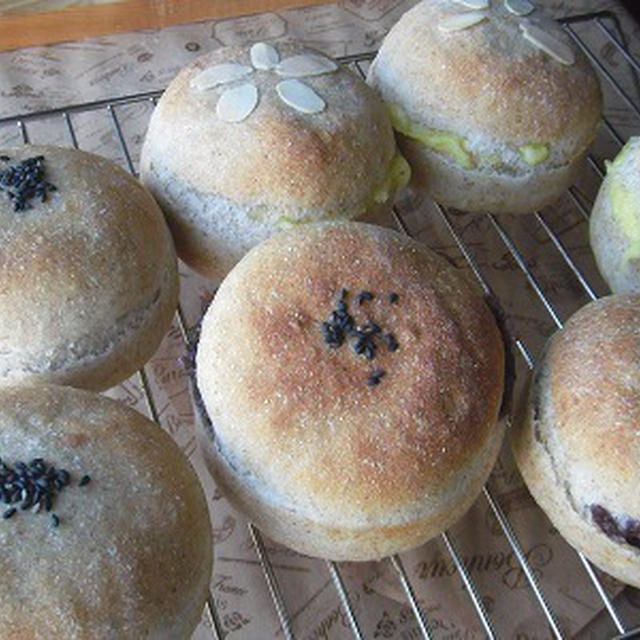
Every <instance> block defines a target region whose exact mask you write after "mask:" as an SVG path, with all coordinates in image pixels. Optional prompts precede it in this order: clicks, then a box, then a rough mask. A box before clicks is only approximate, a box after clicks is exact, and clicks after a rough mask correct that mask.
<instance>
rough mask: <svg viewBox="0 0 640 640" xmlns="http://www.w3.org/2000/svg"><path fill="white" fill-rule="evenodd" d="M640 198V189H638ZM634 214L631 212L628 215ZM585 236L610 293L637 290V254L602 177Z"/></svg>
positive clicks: (639, 273)
mask: <svg viewBox="0 0 640 640" xmlns="http://www.w3.org/2000/svg"><path fill="white" fill-rule="evenodd" d="M638 198H640V189H639V190H638ZM634 218H635V215H634V216H633V217H632V218H631V219H632V220H633V219H634ZM589 240H590V243H591V249H592V250H593V255H594V257H595V259H596V264H597V265H598V270H599V271H600V274H601V275H602V277H603V279H604V280H605V282H606V283H607V284H608V285H609V288H610V289H611V291H613V293H640V257H637V249H638V248H637V247H632V246H631V243H630V241H629V238H628V237H627V236H626V235H625V234H624V231H623V227H622V225H621V223H620V221H619V220H618V218H617V217H616V216H615V215H614V213H613V210H612V207H611V192H610V189H609V181H608V180H607V179H605V182H604V183H603V185H602V187H601V188H600V191H599V192H598V197H597V198H596V201H595V203H594V204H593V209H592V210H591V217H590V218H589Z"/></svg>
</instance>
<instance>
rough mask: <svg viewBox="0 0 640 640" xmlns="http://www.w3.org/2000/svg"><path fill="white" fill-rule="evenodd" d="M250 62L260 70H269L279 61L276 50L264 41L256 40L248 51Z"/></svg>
mask: <svg viewBox="0 0 640 640" xmlns="http://www.w3.org/2000/svg"><path fill="white" fill-rule="evenodd" d="M249 55H250V56H251V64H252V65H253V66H254V67H255V68H256V69H260V71H269V69H273V68H274V67H275V66H276V65H277V64H278V62H280V54H279V53H278V50H277V49H276V48H275V47H274V46H272V45H270V44H267V43H266V42H256V43H255V44H254V45H253V46H252V47H251V50H250V52H249Z"/></svg>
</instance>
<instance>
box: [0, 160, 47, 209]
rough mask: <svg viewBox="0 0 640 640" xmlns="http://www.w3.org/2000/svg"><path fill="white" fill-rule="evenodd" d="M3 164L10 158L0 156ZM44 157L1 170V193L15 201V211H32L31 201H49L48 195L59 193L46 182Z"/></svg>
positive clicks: (24, 161) (23, 161)
mask: <svg viewBox="0 0 640 640" xmlns="http://www.w3.org/2000/svg"><path fill="white" fill-rule="evenodd" d="M0 160H2V161H3V162H9V160H10V158H9V157H8V156H0ZM44 175H45V169H44V156H34V157H32V158H27V159H26V160H22V161H20V162H18V163H17V164H13V165H9V166H8V167H7V168H6V169H2V170H0V191H4V192H5V193H6V194H7V195H8V196H9V199H10V200H12V201H13V210H14V211H24V210H25V209H31V206H32V205H31V200H32V199H34V198H37V199H38V200H40V202H44V201H45V200H46V199H47V194H48V193H49V192H51V191H57V189H56V187H55V186H54V185H52V184H51V183H50V182H47V181H46V180H45V177H44Z"/></svg>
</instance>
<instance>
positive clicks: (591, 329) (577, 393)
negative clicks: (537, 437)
mask: <svg viewBox="0 0 640 640" xmlns="http://www.w3.org/2000/svg"><path fill="white" fill-rule="evenodd" d="M546 370H547V371H548V372H549V373H548V375H549V376H550V378H549V382H550V389H551V397H550V401H551V408H552V411H553V416H554V421H553V429H549V430H547V435H548V437H549V438H550V439H551V440H552V442H553V444H554V446H555V451H556V453H555V459H556V460H558V461H559V464H560V465H561V468H562V473H563V474H568V476H569V482H570V486H571V487H572V492H573V494H574V496H575V498H576V499H577V500H578V502H579V503H580V504H593V503H599V504H600V505H601V506H604V507H606V508H607V509H608V510H610V511H612V512H613V513H615V515H616V516H620V515H624V516H628V517H633V518H635V519H636V520H640V493H639V492H638V491H637V487H638V486H640V296H639V295H626V296H610V297H607V298H602V299H600V300H597V301H595V302H592V303H590V304H588V305H586V306H585V307H583V308H582V309H580V310H579V311H578V312H577V313H576V314H575V315H573V316H572V317H571V319H570V320H569V321H568V322H567V324H566V326H565V328H564V330H562V331H560V332H558V333H557V334H556V335H555V336H554V337H553V338H552V340H551V341H550V344H549V347H548V352H547V355H546Z"/></svg>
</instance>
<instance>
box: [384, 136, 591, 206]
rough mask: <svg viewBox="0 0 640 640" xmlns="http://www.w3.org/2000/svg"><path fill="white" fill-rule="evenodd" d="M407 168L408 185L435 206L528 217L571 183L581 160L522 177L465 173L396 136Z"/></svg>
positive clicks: (441, 158) (427, 150)
mask: <svg viewBox="0 0 640 640" xmlns="http://www.w3.org/2000/svg"><path fill="white" fill-rule="evenodd" d="M397 136H398V145H399V146H400V149H401V151H402V153H403V155H404V156H405V158H406V159H407V161H408V162H409V164H410V165H411V171H412V179H411V185H412V186H413V187H414V188H416V189H417V190H420V191H424V192H425V193H427V194H428V195H429V196H431V197H432V198H433V199H434V200H435V201H436V202H439V203H440V204H443V205H445V206H447V207H453V208H455V209H460V211H468V212H470V213H487V212H489V213H532V212H533V211H536V210H538V209H541V208H542V207H545V206H547V205H549V204H551V203H552V202H554V201H555V200H557V199H558V198H559V197H560V196H561V195H562V194H563V192H564V191H565V190H566V189H568V188H569V187H570V186H571V185H572V184H573V182H574V181H575V178H576V175H577V174H578V172H579V170H580V167H581V161H582V157H581V156H579V157H577V158H575V159H574V160H573V161H572V162H571V163H569V164H567V165H566V166H563V167H559V168H554V169H549V170H547V171H544V170H542V169H540V168H538V169H536V170H535V171H533V172H532V173H530V174H527V175H526V176H510V175H504V174H499V173H495V172H494V173H490V172H487V171H476V170H470V169H465V168H463V167H461V166H459V165H457V164H455V163H453V162H452V161H450V160H449V159H448V158H447V157H446V156H445V155H443V154H441V153H438V152H436V151H433V150H431V149H429V148H428V147H426V146H425V145H424V144H422V143H421V142H417V141H416V140H412V139H410V138H407V137H406V136H403V135H401V134H397Z"/></svg>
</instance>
